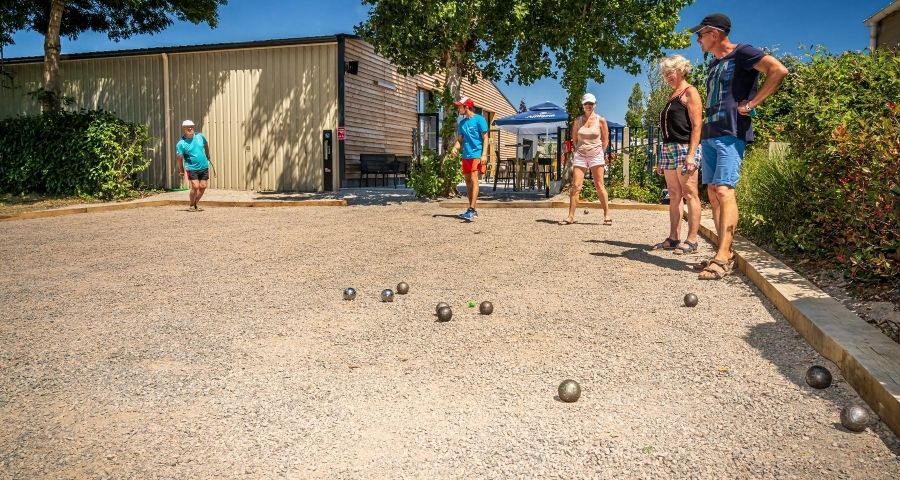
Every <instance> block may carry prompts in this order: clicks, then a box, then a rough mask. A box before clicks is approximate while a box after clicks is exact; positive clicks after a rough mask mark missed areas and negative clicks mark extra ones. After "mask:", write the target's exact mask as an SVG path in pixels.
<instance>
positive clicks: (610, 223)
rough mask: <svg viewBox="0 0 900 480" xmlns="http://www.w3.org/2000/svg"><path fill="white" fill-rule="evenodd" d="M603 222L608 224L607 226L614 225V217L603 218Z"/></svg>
mask: <svg viewBox="0 0 900 480" xmlns="http://www.w3.org/2000/svg"><path fill="white" fill-rule="evenodd" d="M603 224H604V225H606V226H610V225H612V219H611V218H605V219H603Z"/></svg>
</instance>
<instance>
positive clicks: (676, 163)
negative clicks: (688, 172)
mask: <svg viewBox="0 0 900 480" xmlns="http://www.w3.org/2000/svg"><path fill="white" fill-rule="evenodd" d="M687 154H688V145H687V144H686V143H664V144H662V151H661V152H660V155H659V167H660V168H662V169H663V170H677V169H678V168H681V165H682V164H683V163H684V161H685V160H686V159H687ZM694 161H695V162H697V166H698V167H699V166H700V147H699V146H698V147H697V155H696V158H695V160H694Z"/></svg>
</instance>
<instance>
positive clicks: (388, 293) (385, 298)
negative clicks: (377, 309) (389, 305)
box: [381, 288, 394, 302]
mask: <svg viewBox="0 0 900 480" xmlns="http://www.w3.org/2000/svg"><path fill="white" fill-rule="evenodd" d="M381 301H382V302H393V301H394V291H393V290H391V289H390V288H385V289H384V290H382V291H381Z"/></svg>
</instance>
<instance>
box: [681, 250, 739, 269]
mask: <svg viewBox="0 0 900 480" xmlns="http://www.w3.org/2000/svg"><path fill="white" fill-rule="evenodd" d="M728 265H729V266H734V253H733V252H732V254H731V256H730V257H728ZM708 266H709V260H703V261H701V262H699V263H695V264H693V265H691V268H692V269H694V270H696V271H698V272H702V271H703V270H704V269H705V268H706V267H708Z"/></svg>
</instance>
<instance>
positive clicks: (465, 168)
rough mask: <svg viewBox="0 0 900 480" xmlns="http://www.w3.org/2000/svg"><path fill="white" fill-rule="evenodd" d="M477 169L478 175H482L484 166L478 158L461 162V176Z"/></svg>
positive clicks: (465, 159)
mask: <svg viewBox="0 0 900 480" xmlns="http://www.w3.org/2000/svg"><path fill="white" fill-rule="evenodd" d="M476 168H477V169H478V173H482V174H483V173H484V171H485V165H484V163H482V162H481V159H480V158H464V159H463V160H462V172H463V175H468V174H470V173H472V172H474V171H475V169H476Z"/></svg>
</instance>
